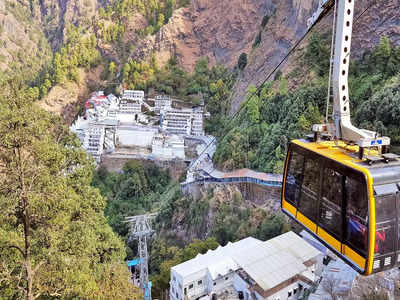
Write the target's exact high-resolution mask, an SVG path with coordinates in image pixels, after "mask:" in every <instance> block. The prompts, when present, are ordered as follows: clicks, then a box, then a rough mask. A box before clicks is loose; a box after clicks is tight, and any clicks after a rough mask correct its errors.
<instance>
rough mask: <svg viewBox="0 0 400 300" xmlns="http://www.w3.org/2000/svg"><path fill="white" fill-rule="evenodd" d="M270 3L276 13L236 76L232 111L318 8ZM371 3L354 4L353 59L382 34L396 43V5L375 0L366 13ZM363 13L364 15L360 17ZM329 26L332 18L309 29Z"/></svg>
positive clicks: (293, 1) (283, 0) (295, 1)
mask: <svg viewBox="0 0 400 300" xmlns="http://www.w3.org/2000/svg"><path fill="white" fill-rule="evenodd" d="M272 2H273V4H274V5H275V7H276V10H275V12H276V13H275V15H274V16H273V17H272V18H271V19H270V21H269V22H268V24H267V25H266V27H265V29H264V30H263V32H262V42H261V44H260V46H259V47H258V48H257V49H255V50H253V51H252V52H251V54H250V60H249V64H248V66H247V67H246V69H245V70H244V71H243V72H242V73H241V74H240V76H239V79H238V82H237V84H236V86H235V92H234V95H233V100H232V107H231V111H232V112H235V111H237V109H238V108H239V106H240V104H241V102H242V101H243V100H244V96H245V94H246V91H247V89H248V87H249V85H251V84H253V85H256V86H259V85H260V84H261V83H262V82H263V81H264V80H265V79H266V78H267V76H268V75H269V74H270V73H271V72H272V70H273V69H274V68H275V67H276V66H277V65H278V63H279V62H280V61H281V60H282V59H283V58H284V57H285V56H286V54H287V53H288V52H289V51H290V49H291V48H292V47H293V46H294V45H295V43H296V42H297V41H298V40H299V39H300V38H301V37H302V36H303V35H304V34H305V33H306V31H307V27H306V21H307V19H308V18H309V17H310V16H311V15H312V13H313V11H314V10H315V9H316V7H317V5H318V1H315V0H313V1H300V0H279V1H276V0H273V1H272ZM373 3H375V2H373V1H357V3H356V13H355V20H357V19H358V20H357V21H355V22H356V23H355V26H354V29H353V31H354V37H353V46H352V55H353V58H357V57H360V56H361V55H362V54H363V53H364V52H365V51H366V50H368V49H372V48H374V47H375V46H376V45H377V44H378V43H379V40H380V37H381V36H382V35H387V36H388V37H389V38H390V39H391V40H392V41H393V42H395V43H396V44H400V23H399V8H400V2H399V1H377V2H376V4H374V5H373V6H372V7H371V8H369V9H368V10H366V9H367V8H368V7H369V6H370V5H371V4H373ZM365 10H366V11H365ZM364 11H365V13H364V14H362V13H363V12H364ZM359 16H360V17H359ZM331 24H332V16H330V17H327V18H326V20H324V21H323V24H321V25H322V26H319V25H318V26H316V28H314V29H313V30H322V31H324V32H325V31H326V30H328V29H329V28H330V26H331ZM304 44H305V43H303V46H304ZM290 63H292V64H293V63H294V64H296V61H295V60H291V61H290V62H289V64H290ZM286 67H287V66H286ZM289 68H290V66H289ZM271 79H273V77H271Z"/></svg>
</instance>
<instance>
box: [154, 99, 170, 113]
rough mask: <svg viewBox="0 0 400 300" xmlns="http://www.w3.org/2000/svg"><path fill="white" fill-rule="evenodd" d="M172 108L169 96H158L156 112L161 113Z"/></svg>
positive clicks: (155, 100) (155, 101) (155, 103)
mask: <svg viewBox="0 0 400 300" xmlns="http://www.w3.org/2000/svg"><path fill="white" fill-rule="evenodd" d="M171 108H172V100H171V97H170V96H168V95H158V96H156V97H155V99H154V112H156V113H160V112H161V111H162V110H168V109H171Z"/></svg>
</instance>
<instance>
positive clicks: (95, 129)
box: [82, 125, 105, 162]
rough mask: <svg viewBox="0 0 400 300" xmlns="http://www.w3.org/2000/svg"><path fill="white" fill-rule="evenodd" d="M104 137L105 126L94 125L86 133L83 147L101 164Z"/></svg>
mask: <svg viewBox="0 0 400 300" xmlns="http://www.w3.org/2000/svg"><path fill="white" fill-rule="evenodd" d="M104 135H105V130H104V126H101V125H92V126H90V127H89V128H88V129H87V130H86V132H85V138H84V140H83V143H82V146H83V148H84V149H86V151H87V152H88V153H89V154H90V155H91V156H93V158H94V160H95V161H96V162H100V159H101V154H102V153H103V146H104Z"/></svg>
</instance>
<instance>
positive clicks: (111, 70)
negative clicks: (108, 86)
mask: <svg viewBox="0 0 400 300" xmlns="http://www.w3.org/2000/svg"><path fill="white" fill-rule="evenodd" d="M115 69H116V66H115V62H113V61H111V62H110V64H109V65H108V79H112V78H114V75H115Z"/></svg>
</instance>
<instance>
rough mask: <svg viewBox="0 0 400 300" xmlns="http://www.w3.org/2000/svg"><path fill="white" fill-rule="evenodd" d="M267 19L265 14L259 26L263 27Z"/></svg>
mask: <svg viewBox="0 0 400 300" xmlns="http://www.w3.org/2000/svg"><path fill="white" fill-rule="evenodd" d="M268 21H269V16H268V15H265V16H264V17H263V19H262V21H261V27H262V28H264V27H265V26H266V25H267V24H268Z"/></svg>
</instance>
